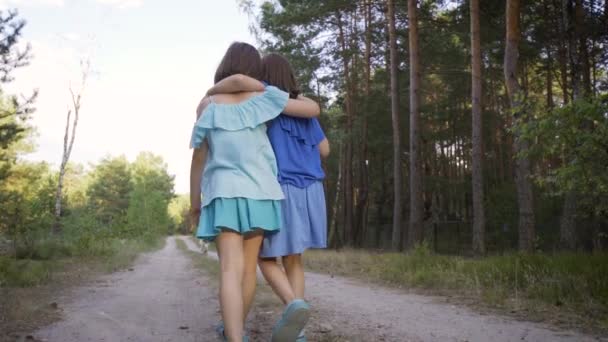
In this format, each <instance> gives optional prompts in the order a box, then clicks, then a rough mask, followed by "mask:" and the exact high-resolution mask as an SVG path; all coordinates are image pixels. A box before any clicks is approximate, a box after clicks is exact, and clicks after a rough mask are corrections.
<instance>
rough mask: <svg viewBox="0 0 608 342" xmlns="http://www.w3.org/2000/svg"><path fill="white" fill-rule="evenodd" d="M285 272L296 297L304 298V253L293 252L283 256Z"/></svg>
mask: <svg viewBox="0 0 608 342" xmlns="http://www.w3.org/2000/svg"><path fill="white" fill-rule="evenodd" d="M283 266H285V273H287V278H288V279H289V283H290V284H291V288H292V289H293V292H294V294H295V296H296V298H304V266H303V265H302V254H293V255H287V256H284V257H283Z"/></svg>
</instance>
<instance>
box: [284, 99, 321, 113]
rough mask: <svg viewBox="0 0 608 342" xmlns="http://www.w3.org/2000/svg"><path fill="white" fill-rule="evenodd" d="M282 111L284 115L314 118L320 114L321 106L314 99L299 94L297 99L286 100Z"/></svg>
mask: <svg viewBox="0 0 608 342" xmlns="http://www.w3.org/2000/svg"><path fill="white" fill-rule="evenodd" d="M283 112H284V113H285V114H286V115H289V116H293V117H298V118H314V117H317V116H319V114H321V108H320V107H319V104H318V103H316V102H315V101H313V100H311V99H309V98H307V97H305V96H302V95H300V96H298V98H297V99H289V100H287V105H286V106H285V109H284V110H283Z"/></svg>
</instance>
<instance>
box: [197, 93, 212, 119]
mask: <svg viewBox="0 0 608 342" xmlns="http://www.w3.org/2000/svg"><path fill="white" fill-rule="evenodd" d="M209 103H211V99H210V98H209V96H205V97H203V99H202V100H201V102H199V104H198V107H196V118H197V119H198V118H199V117H200V116H201V115H202V114H203V111H204V110H205V108H207V106H208V105H209Z"/></svg>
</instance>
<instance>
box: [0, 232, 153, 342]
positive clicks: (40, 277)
mask: <svg viewBox="0 0 608 342" xmlns="http://www.w3.org/2000/svg"><path fill="white" fill-rule="evenodd" d="M163 243H164V239H161V238H151V239H145V240H121V239H106V240H92V241H91V243H90V244H88V245H87V246H82V245H78V244H76V243H74V242H70V241H68V242H66V241H57V240H55V241H52V240H48V241H44V242H41V243H39V245H38V247H37V249H36V252H35V253H32V255H31V256H32V257H33V258H34V259H15V258H14V256H13V257H8V256H0V332H2V333H0V341H2V340H3V339H4V338H6V339H8V340H11V341H13V340H18V339H19V338H20V337H19V335H18V334H17V333H18V332H24V331H25V332H27V331H32V330H35V329H36V328H37V327H39V326H41V325H46V324H50V323H52V322H53V321H55V320H56V319H58V318H59V317H60V316H61V308H59V307H58V305H57V304H56V303H55V302H52V298H55V297H57V296H59V295H61V294H63V293H65V290H66V289H69V288H71V287H73V286H75V285H78V284H80V283H82V282H83V281H87V280H89V279H93V277H94V276H96V275H98V274H99V273H109V272H113V271H116V270H119V269H123V268H126V267H128V266H129V265H130V264H131V263H132V262H133V260H134V259H135V258H136V257H137V255H139V254H140V253H142V252H146V251H150V250H154V249H157V248H160V247H161V246H162V245H163Z"/></svg>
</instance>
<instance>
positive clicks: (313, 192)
mask: <svg viewBox="0 0 608 342" xmlns="http://www.w3.org/2000/svg"><path fill="white" fill-rule="evenodd" d="M268 137H269V138H270V143H271V144H272V148H273V150H274V152H275V155H276V158H277V164H278V167H279V173H278V174H279V176H278V179H279V183H281V188H282V190H283V193H284V195H285V200H284V201H282V203H281V205H282V224H281V230H280V231H279V232H268V233H266V234H265V236H264V242H263V244H262V249H261V250H260V256H261V257H264V258H268V257H278V256H286V255H292V254H301V253H302V252H304V251H305V250H306V249H308V248H326V247H327V213H326V207H325V193H324V189H323V183H322V181H323V179H324V178H325V173H324V172H323V168H322V167H321V157H320V154H319V143H320V142H321V141H323V139H325V134H324V133H323V130H322V129H321V126H320V125H319V122H318V120H317V119H303V118H294V117H289V116H286V115H284V114H281V115H280V116H279V117H277V118H276V119H274V120H273V121H272V122H271V123H270V124H269V128H268Z"/></svg>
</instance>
